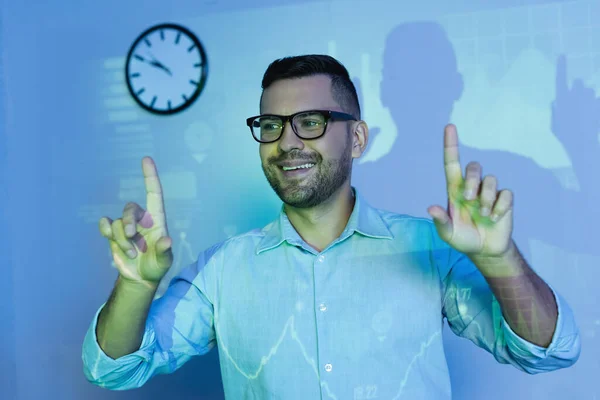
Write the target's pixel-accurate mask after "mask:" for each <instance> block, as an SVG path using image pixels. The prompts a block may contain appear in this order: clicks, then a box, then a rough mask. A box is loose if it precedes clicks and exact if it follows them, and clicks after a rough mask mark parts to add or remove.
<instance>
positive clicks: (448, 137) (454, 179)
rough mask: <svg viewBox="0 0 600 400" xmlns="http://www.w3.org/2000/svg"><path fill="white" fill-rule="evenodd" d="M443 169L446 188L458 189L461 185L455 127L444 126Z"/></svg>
mask: <svg viewBox="0 0 600 400" xmlns="http://www.w3.org/2000/svg"><path fill="white" fill-rule="evenodd" d="M444 169H445V171H446V183H447V185H448V188H459V187H460V185H461V184H462V180H463V179H462V169H461V167H460V157H459V155H458V134H457V133H456V126H454V125H452V124H448V125H446V128H445V129H444Z"/></svg>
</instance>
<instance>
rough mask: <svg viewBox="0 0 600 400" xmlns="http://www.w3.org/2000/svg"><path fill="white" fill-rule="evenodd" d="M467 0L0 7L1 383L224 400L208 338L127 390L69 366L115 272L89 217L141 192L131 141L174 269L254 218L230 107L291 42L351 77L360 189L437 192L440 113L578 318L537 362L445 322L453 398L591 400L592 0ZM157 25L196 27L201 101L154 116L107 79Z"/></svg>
mask: <svg viewBox="0 0 600 400" xmlns="http://www.w3.org/2000/svg"><path fill="white" fill-rule="evenodd" d="M249 3H252V6H251V7H250V6H249ZM482 3H484V2H481V1H477V0H462V1H453V2H448V1H443V0H430V1H423V2H416V1H415V2H397V1H383V0H369V1H367V0H365V1H358V0H356V1H351V0H329V1H301V0H296V1H289V0H288V1H275V0H269V1H267V0H260V1H252V2H248V1H241V0H237V1H223V0H205V1H198V0H196V1H189V0H185V1H179V2H176V3H175V2H172V3H169V2H164V1H156V0H145V1H129V2H124V1H115V0H105V1H102V2H82V1H77V2H76V1H61V2H59V1H47V2H45V3H44V4H38V2H33V1H19V2H16V1H15V2H10V3H9V2H4V3H0V4H1V7H0V15H1V17H2V19H1V20H0V21H1V28H2V30H1V31H0V40H1V43H0V46H1V47H0V50H1V51H0V201H1V204H0V206H1V207H2V208H1V210H2V211H1V212H0V226H2V228H1V229H0V235H2V237H1V238H0V239H1V240H0V254H2V255H3V261H4V262H3V263H2V264H3V267H2V270H3V274H2V277H3V279H1V280H0V292H1V293H2V294H3V295H4V296H3V298H4V301H3V302H2V303H1V304H0V318H1V321H2V340H1V341H0V343H1V344H0V352H1V354H2V360H1V361H0V368H1V372H2V374H0V398H2V399H5V398H6V399H11V400H12V399H28V400H29V399H36V400H37V399H61V400H62V399H83V398H85V399H102V400H105V399H121V398H123V399H140V400H141V399H153V398H174V397H170V394H172V393H177V396H176V398H177V399H198V398H202V399H222V398H223V395H222V389H221V381H220V372H219V368H218V354H217V353H216V351H213V352H212V353H210V354H209V355H207V356H205V357H202V358H198V359H196V360H193V361H191V362H190V363H188V364H187V365H186V366H185V367H183V368H182V369H181V370H180V371H178V372H177V373H176V374H174V375H171V376H160V377H156V378H155V379H153V380H152V381H151V382H149V383H148V384H147V385H146V386H145V387H144V388H142V389H139V390H135V391H130V392H107V391H105V390H102V389H99V388H97V387H94V386H92V385H90V384H89V383H87V381H85V378H84V376H83V373H82V363H81V344H82V340H83V337H84V335H85V331H86V329H87V327H88V325H89V323H90V321H91V318H92V317H93V315H94V312H95V311H96V309H97V308H98V307H99V306H100V305H101V304H102V302H104V301H105V300H106V299H107V297H108V295H109V293H110V291H111V289H112V286H113V283H114V280H115V279H116V270H115V269H114V268H113V267H112V266H111V262H112V260H111V257H110V253H109V249H108V246H107V243H106V242H105V240H104V239H103V238H102V237H101V236H100V233H99V230H98V220H99V219H100V217H102V216H104V215H106V216H111V217H113V218H117V217H118V216H120V215H121V213H122V209H123V206H124V205H125V203H126V202H128V201H136V202H139V203H143V201H144V190H143V178H142V176H141V170H140V160H141V158H142V157H143V156H145V155H150V156H152V157H153V158H154V160H155V161H156V163H157V165H158V169H159V173H160V175H161V180H162V181H163V186H164V192H165V201H166V209H167V215H168V218H169V229H170V233H171V235H172V237H173V238H174V239H175V240H174V249H175V265H174V268H173V273H175V272H176V271H177V270H178V269H179V268H181V266H183V265H185V264H187V263H189V262H191V261H193V259H194V258H195V257H196V254H198V253H199V252H200V251H201V250H203V249H204V248H206V247H208V246H210V245H212V244H213V243H215V242H217V241H220V240H223V239H225V238H227V237H228V236H229V235H233V234H237V233H241V232H245V231H247V230H250V229H252V228H255V227H260V226H263V225H265V224H267V223H268V222H269V221H271V220H272V219H273V218H274V217H275V216H276V215H277V212H278V210H279V206H280V201H279V199H278V198H277V197H276V195H275V194H274V193H273V192H272V190H271V189H270V187H269V185H268V183H267V182H266V179H265V178H264V176H263V173H262V170H261V168H260V161H259V156H258V144H257V143H256V142H254V140H253V139H252V138H251V136H250V133H249V131H248V128H247V127H246V126H245V123H244V122H245V118H246V117H248V116H251V115H255V114H257V111H258V98H259V96H260V80H261V78H262V74H263V72H264V70H265V68H266V67H267V66H268V64H269V63H270V62H271V61H273V60H274V59H275V58H279V57H282V56H286V55H297V54H302V53H325V54H330V55H332V56H335V57H337V58H338V59H339V60H340V61H342V62H343V63H344V64H345V65H346V67H347V68H348V69H349V71H350V73H351V75H352V76H353V77H354V79H355V82H356V83H357V84H359V86H360V87H361V102H362V107H363V112H364V113H363V116H364V119H365V120H366V121H367V122H368V124H369V125H370V127H371V139H370V141H371V142H370V144H369V149H368V151H367V153H366V154H365V155H364V157H363V160H361V161H357V162H355V168H354V170H355V177H354V179H355V184H356V185H357V187H358V189H359V190H361V192H362V193H363V194H364V196H365V197H366V199H367V200H368V201H369V202H370V203H371V204H373V205H374V206H377V207H381V208H387V209H390V210H392V211H397V212H402V213H409V214H413V215H419V216H427V214H426V209H427V207H428V206H429V205H431V204H435V203H440V202H441V204H444V197H443V196H444V192H443V190H444V186H443V169H442V168H443V167H442V159H441V157H442V152H441V138H442V129H443V124H444V123H446V122H448V121H451V122H454V123H456V124H457V126H458V130H459V137H460V140H461V157H462V161H463V165H466V163H467V162H468V161H471V160H477V161H480V162H481V163H482V165H483V167H484V173H485V174H487V173H492V174H494V175H496V176H497V177H498V179H499V184H500V186H501V187H508V188H510V189H512V190H514V192H515V237H516V239H517V243H518V244H519V246H520V247H521V248H522V249H523V251H524V252H525V253H526V256H527V258H528V259H529V260H530V262H531V263H532V265H533V267H534V268H535V269H536V271H537V272H538V273H539V274H540V275H541V276H542V277H543V278H544V279H546V280H547V281H548V282H549V283H551V284H552V285H553V287H555V288H556V289H557V290H558V291H559V292H560V293H561V294H563V295H564V296H565V297H566V299H567V300H568V301H569V303H570V304H571V306H572V308H573V310H574V312H575V313H576V317H577V319H578V322H579V324H580V328H581V338H582V354H581V357H580V359H579V361H578V363H577V364H576V365H575V366H573V367H572V368H569V369H567V370H561V371H557V372H553V373H550V374H542V375H535V376H529V375H526V374H524V373H521V372H519V371H517V370H516V369H514V368H512V367H509V366H506V365H500V364H498V363H496V361H495V360H494V359H493V357H491V356H490V355H489V354H487V353H485V352H484V351H483V350H481V349H479V348H477V347H475V346H474V345H473V344H472V343H470V342H467V341H466V340H462V339H460V338H458V337H456V336H454V335H453V334H452V333H450V332H449V331H447V330H446V331H445V332H444V335H445V336H444V339H445V342H446V348H447V357H448V362H449V365H450V369H451V378H452V385H453V392H454V394H455V398H456V399H466V400H471V399H473V400H474V399H482V398H486V399H498V400H499V399H509V398H510V399H532V398H533V399H542V398H544V399H563V398H572V399H594V398H596V396H598V395H599V394H600V390H598V389H597V387H596V385H595V384H594V378H595V377H598V376H600V365H599V363H598V360H599V359H600V346H599V345H598V339H599V338H600V312H599V311H598V308H597V306H596V304H597V301H598V290H597V282H598V281H599V280H598V279H599V275H600V274H599V272H598V271H599V269H598V262H599V261H600V247H599V246H598V245H597V240H595V238H596V237H597V233H596V231H595V230H594V231H591V229H592V227H597V225H598V222H597V221H598V211H597V210H595V209H594V207H596V208H597V206H592V205H597V204H598V200H600V193H599V192H598V189H597V188H596V187H597V185H595V183H596V182H597V177H596V174H597V171H598V170H600V168H599V165H598V160H600V157H599V154H598V151H599V148H598V146H599V141H598V133H599V120H598V117H597V116H598V115H600V106H599V102H598V100H597V99H596V97H595V96H596V93H598V90H599V89H600V22H599V21H600V2H598V1H568V2H567V1H560V2H548V1H528V0H521V1H516V0H510V1H508V0H494V1H487V2H485V3H486V4H485V5H483V4H482ZM160 22H177V23H180V24H183V25H185V26H187V27H188V28H190V29H191V30H192V31H194V32H195V33H196V34H197V35H198V36H199V37H200V39H201V40H202V42H203V44H204V46H205V48H206V50H207V52H208V57H209V60H210V71H209V77H208V82H207V86H206V88H205V90H204V92H203V93H202V95H201V97H200V98H199V99H198V101H197V102H196V103H195V104H194V105H193V106H192V107H191V108H190V109H189V110H187V111H185V112H183V113H181V114H178V115H176V116H172V117H158V116H154V115H150V114H148V113H146V112H144V111H143V110H141V109H140V108H139V107H138V106H137V105H136V104H135V103H134V101H133V100H132V99H131V97H130V96H129V95H128V93H127V90H126V86H125V82H124V80H123V76H124V72H123V68H124V59H125V55H126V54H127V51H128V49H129V46H130V45H131V44H132V42H133V40H134V39H135V38H136V37H137V36H138V35H139V33H141V32H142V31H143V30H145V29H146V28H148V27H149V26H151V25H153V24H156V23H160ZM561 55H564V56H565V57H566V80H565V81H564V82H563V81H562V80H561V79H559V80H558V83H557V70H558V59H559V56H561ZM577 80H580V82H579V83H577ZM561 83H562V84H561ZM563 84H567V85H568V86H566V87H567V88H572V89H567V90H565V86H564V85H563ZM571 85H572V86H571ZM586 89H587V90H586ZM557 99H558V100H557ZM555 100H557V106H556V108H555V109H554V111H553V108H552V104H553V102H554V101H555ZM553 118H555V119H556V120H557V122H556V123H555V124H554V125H553V124H552V123H551V122H552V119H553ZM365 177H368V179H367V178H365ZM595 186H596V187H595Z"/></svg>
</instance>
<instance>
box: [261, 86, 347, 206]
mask: <svg viewBox="0 0 600 400" xmlns="http://www.w3.org/2000/svg"><path fill="white" fill-rule="evenodd" d="M317 109H319V110H331V111H343V110H342V109H341V107H340V106H339V104H337V102H335V101H334V100H333V98H332V96H331V80H330V78H329V77H328V76H326V75H316V76H311V77H305V78H299V79H285V80H280V81H276V82H274V83H273V84H272V85H271V86H270V87H269V88H268V89H266V90H265V91H264V93H263V98H262V102H261V114H276V115H290V114H293V113H296V112H299V111H305V110H317ZM350 126H351V122H346V121H331V120H330V121H329V122H328V124H327V131H326V132H325V135H323V136H321V137H320V138H318V139H313V140H304V139H300V138H299V137H298V136H296V134H295V133H294V131H293V130H292V127H291V126H290V124H289V123H287V124H286V126H285V127H284V130H283V134H282V136H281V138H279V140H278V141H277V142H274V143H267V144H261V145H260V159H261V162H262V169H263V171H264V173H265V176H266V177H267V180H268V181H269V184H270V185H271V187H272V188H273V190H274V191H275V193H277V195H278V196H279V198H280V199H281V200H282V201H283V202H284V203H286V204H288V205H290V206H292V207H296V208H311V207H314V206H316V205H319V204H321V203H322V202H324V201H326V200H328V199H329V198H330V197H331V196H332V195H333V194H334V193H335V192H336V191H337V190H338V189H339V188H340V187H341V186H342V185H343V184H344V183H345V182H346V181H347V180H348V179H349V177H350V171H351V169H352V137H351V135H350V133H349V129H350ZM280 163H292V164H294V165H301V164H306V163H311V164H314V166H313V167H311V168H308V169H299V170H295V171H290V172H285V171H284V170H283V168H282V166H281V165H280Z"/></svg>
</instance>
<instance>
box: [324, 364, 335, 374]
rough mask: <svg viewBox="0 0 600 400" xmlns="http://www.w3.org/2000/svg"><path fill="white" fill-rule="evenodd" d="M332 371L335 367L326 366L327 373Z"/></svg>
mask: <svg viewBox="0 0 600 400" xmlns="http://www.w3.org/2000/svg"><path fill="white" fill-rule="evenodd" d="M332 369H333V366H332V365H331V364H325V371H327V372H331V370H332Z"/></svg>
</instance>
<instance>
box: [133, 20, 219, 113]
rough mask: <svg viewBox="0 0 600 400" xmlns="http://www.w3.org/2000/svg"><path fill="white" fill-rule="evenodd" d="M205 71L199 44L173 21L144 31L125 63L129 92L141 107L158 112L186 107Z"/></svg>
mask: <svg viewBox="0 0 600 400" xmlns="http://www.w3.org/2000/svg"><path fill="white" fill-rule="evenodd" d="M207 72H208V64H207V60H206V54H205V52H204V48H203V47H202V44H201V43H200V41H199V40H198V38H197V37H196V36H195V35H194V34H193V33H192V32H191V31H189V30H188V29H186V28H184V27H182V26H179V25H175V24H161V25H156V26H153V27H151V28H149V29H147V30H146V31H144V32H143V33H142V34H141V35H140V36H139V37H138V38H137V39H136V40H135V42H134V43H133V45H132V46H131V49H130V50H129V53H128V54H127V60H126V64H125V77H126V82H127V88H128V89H129V93H131V95H132V96H133V98H134V99H135V101H136V102H137V103H138V104H139V105H140V106H141V107H142V108H144V109H146V110H148V111H150V112H152V113H155V114H162V115H167V114H174V113H177V112H179V111H183V110H184V109H186V108H187V107H189V106H190V105H191V104H192V103H193V102H194V101H195V100H196V99H197V98H198V96H199V95H200V93H201V92H202V89H203V88H204V85H205V82H206V77H207Z"/></svg>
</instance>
